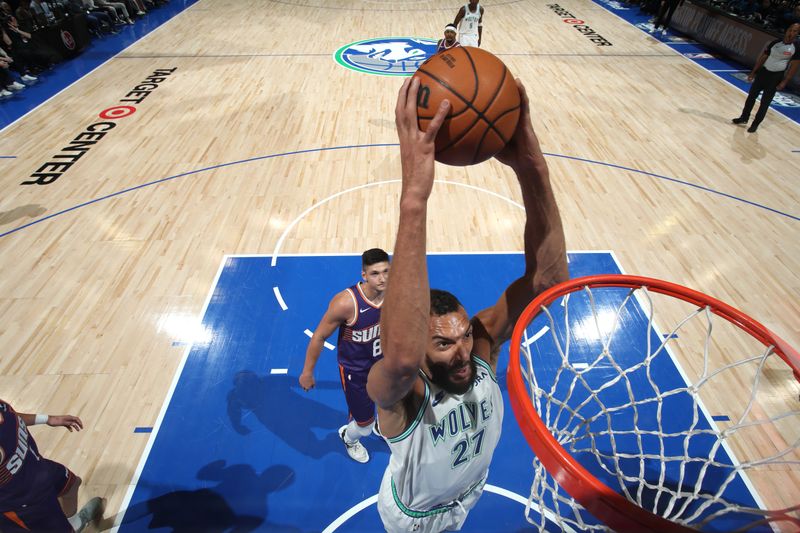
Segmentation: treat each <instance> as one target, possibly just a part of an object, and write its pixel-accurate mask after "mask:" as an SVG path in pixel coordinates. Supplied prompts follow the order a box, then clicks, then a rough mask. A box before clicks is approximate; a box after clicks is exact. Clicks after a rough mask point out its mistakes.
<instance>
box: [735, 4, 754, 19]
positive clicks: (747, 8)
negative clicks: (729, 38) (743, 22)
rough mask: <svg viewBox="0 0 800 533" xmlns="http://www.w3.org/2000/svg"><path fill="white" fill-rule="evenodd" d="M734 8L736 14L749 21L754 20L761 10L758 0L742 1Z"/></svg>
mask: <svg viewBox="0 0 800 533" xmlns="http://www.w3.org/2000/svg"><path fill="white" fill-rule="evenodd" d="M732 7H733V11H734V13H736V14H738V15H739V16H740V17H744V18H747V19H749V18H752V17H753V16H754V15H755V14H756V13H758V10H759V5H758V0H740V1H739V2H737V3H736V4H735V5H734V6H732Z"/></svg>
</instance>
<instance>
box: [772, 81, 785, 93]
mask: <svg viewBox="0 0 800 533" xmlns="http://www.w3.org/2000/svg"><path fill="white" fill-rule="evenodd" d="M787 81H788V80H783V81H782V82H780V83H779V84H778V86H777V87H775V88H776V89H777V90H779V91H782V90H784V89H785V88H786V82H787Z"/></svg>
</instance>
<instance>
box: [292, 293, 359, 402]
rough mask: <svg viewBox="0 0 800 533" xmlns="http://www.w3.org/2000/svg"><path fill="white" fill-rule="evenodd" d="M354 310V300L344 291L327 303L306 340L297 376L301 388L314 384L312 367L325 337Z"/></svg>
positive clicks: (348, 317)
mask: <svg viewBox="0 0 800 533" xmlns="http://www.w3.org/2000/svg"><path fill="white" fill-rule="evenodd" d="M355 312H356V309H355V302H353V299H352V298H351V297H350V296H348V294H347V293H346V292H345V291H342V292H340V293H339V294H337V295H336V296H334V297H333V299H332V300H331V303H330V304H328V310H327V311H325V314H324V315H322V318H321V319H320V321H319V325H317V329H315V330H314V333H313V334H312V335H311V340H310V341H308V347H307V348H306V359H305V363H304V364H303V372H302V373H301V374H300V378H299V381H300V386H301V387H303V390H305V391H308V390H310V389H313V388H314V386H315V385H316V380H315V379H314V368H315V367H316V366H317V360H319V356H320V354H321V353H322V348H323V346H324V345H325V339H327V338H328V337H330V336H331V335H332V334H333V332H334V331H336V329H337V328H338V327H339V326H341V325H342V324H344V323H346V322H347V321H349V320H352V319H353V317H354V316H355Z"/></svg>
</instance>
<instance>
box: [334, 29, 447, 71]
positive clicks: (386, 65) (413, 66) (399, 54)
mask: <svg viewBox="0 0 800 533" xmlns="http://www.w3.org/2000/svg"><path fill="white" fill-rule="evenodd" d="M436 42H437V41H435V40H433V39H421V38H416V37H381V38H378V39H366V40H364V41H357V42H354V43H350V44H347V45H345V46H343V47H341V48H339V49H338V50H337V51H336V53H335V54H334V56H333V57H334V59H335V60H336V62H337V63H339V64H340V65H342V66H343V67H346V68H349V69H351V70H356V71H358V72H365V73H367V74H379V75H381V76H410V75H412V74H414V72H415V71H416V70H417V68H419V66H420V65H421V64H422V63H423V62H424V61H425V60H426V59H428V58H429V57H430V56H432V55H433V54H434V53H435V52H436Z"/></svg>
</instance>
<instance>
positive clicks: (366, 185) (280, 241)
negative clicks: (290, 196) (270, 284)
mask: <svg viewBox="0 0 800 533" xmlns="http://www.w3.org/2000/svg"><path fill="white" fill-rule="evenodd" d="M400 182H401V180H399V179H393V180H385V181H376V182H372V183H363V184H361V185H356V186H355V187H351V188H349V189H345V190H343V191H339V192H337V193H334V194H332V195H330V196H328V197H327V198H323V199H322V200H320V201H319V202H317V203H315V204H314V205H312V206H311V207H309V208H308V209H306V210H305V211H303V212H302V213H300V214H299V215H298V216H297V218H295V219H294V220H292V221H291V223H289V225H288V226H287V227H286V229H285V230H283V233H281V236H280V238H279V239H278V242H277V243H276V244H275V249H274V250H273V252H272V255H271V256H272V261H271V263H270V266H273V267H274V266H275V265H276V264H277V263H278V256H279V255H280V250H281V246H282V245H283V241H284V240H286V237H287V235H289V232H290V231H291V230H292V228H294V227H295V226H296V225H297V223H298V222H300V220H302V219H303V217H305V216H306V215H307V214H308V213H310V212H311V211H313V210H314V209H316V208H318V207H319V206H321V205H324V204H326V203H328V202H330V201H331V200H333V199H335V198H338V197H339V196H343V195H345V194H348V193H351V192H354V191H358V190H360V189H366V188H369V187H377V186H379V185H390V184H393V183H400ZM433 184H434V185H456V186H458V187H464V188H467V189H472V190H476V191H479V192H485V193H486V194H488V195H490V196H494V197H496V198H500V199H501V200H505V201H506V202H508V203H510V204H511V205H514V206H517V207H519V208H520V209H522V210H523V211H524V210H525V207H524V206H523V205H522V204H520V203H518V202H515V201H514V200H511V199H510V198H507V197H505V196H503V195H502V194H499V193H496V192H494V191H490V190H488V189H484V188H482V187H476V186H475V185H469V184H467V183H458V182H455V181H447V180H436V181H434V182H433Z"/></svg>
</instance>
